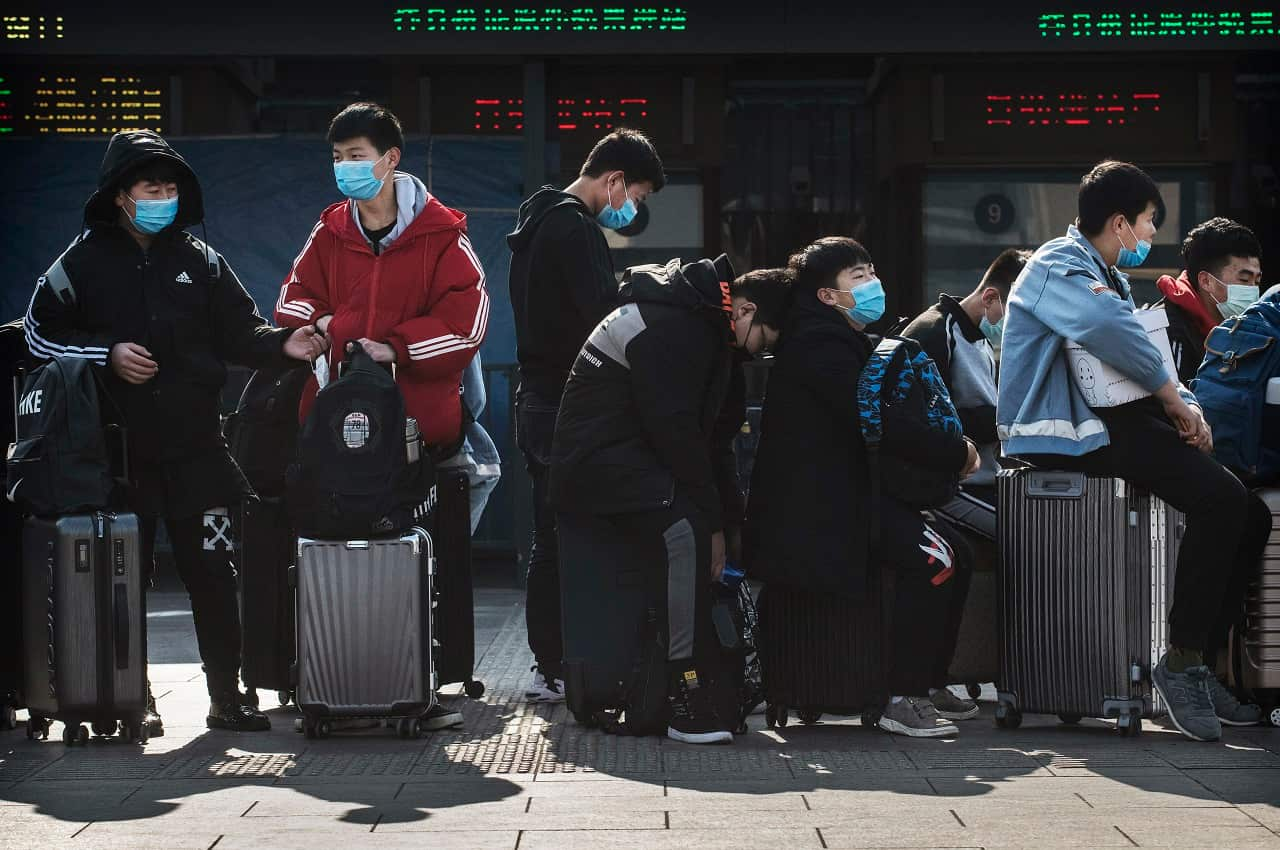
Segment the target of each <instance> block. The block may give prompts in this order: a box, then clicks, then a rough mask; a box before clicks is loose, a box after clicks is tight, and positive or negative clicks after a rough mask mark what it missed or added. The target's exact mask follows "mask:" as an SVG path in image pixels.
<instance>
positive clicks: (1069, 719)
mask: <svg viewBox="0 0 1280 850" xmlns="http://www.w3.org/2000/svg"><path fill="white" fill-rule="evenodd" d="M1058 719H1059V720H1061V721H1062V722H1063V723H1065V724H1067V725H1068V726H1074V725H1076V724H1077V723H1079V722H1080V720H1081V715H1079V714H1075V713H1073V712H1067V713H1065V714H1059V715H1058Z"/></svg>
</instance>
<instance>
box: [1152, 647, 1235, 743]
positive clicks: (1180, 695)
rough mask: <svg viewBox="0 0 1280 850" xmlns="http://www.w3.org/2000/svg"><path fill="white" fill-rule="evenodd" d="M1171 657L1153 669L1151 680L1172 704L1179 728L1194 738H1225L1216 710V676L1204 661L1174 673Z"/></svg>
mask: <svg viewBox="0 0 1280 850" xmlns="http://www.w3.org/2000/svg"><path fill="white" fill-rule="evenodd" d="M1168 660H1169V657H1168V656H1167V655H1166V656H1165V657H1164V658H1161V659H1160V663H1159V664H1157V665H1156V669H1154V670H1152V671H1151V682H1152V684H1154V685H1155V686H1156V690H1157V691H1159V692H1160V697H1161V699H1163V700H1164V703H1165V705H1167V706H1169V719H1170V720H1172V721H1173V725H1174V726H1177V727H1178V731H1179V732H1181V733H1182V734H1184V735H1186V736H1187V737H1188V738H1190V739H1192V740H1193V741H1216V740H1218V739H1219V738H1221V737H1222V724H1221V723H1220V722H1218V716H1217V715H1216V714H1214V712H1213V698H1212V697H1211V696H1210V695H1209V680H1210V679H1214V678H1215V676H1214V675H1213V673H1212V672H1210V671H1209V668H1208V667H1206V666H1204V665H1203V664H1200V665H1197V666H1195V667H1188V668H1187V669H1186V670H1185V671H1183V672H1182V673H1174V672H1173V671H1171V670H1170V669H1169V668H1168V667H1167V666H1166V662H1167V661H1168Z"/></svg>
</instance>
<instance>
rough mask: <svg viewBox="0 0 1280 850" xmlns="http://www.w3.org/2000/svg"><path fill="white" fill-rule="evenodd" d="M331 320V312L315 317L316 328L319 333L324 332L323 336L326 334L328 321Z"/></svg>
mask: <svg viewBox="0 0 1280 850" xmlns="http://www.w3.org/2000/svg"><path fill="white" fill-rule="evenodd" d="M332 321H333V314H332V313H329V314H328V315H325V316H321V317H320V318H318V319H316V330H318V331H320V333H322V334H324V335H325V336H328V335H329V323H330V322H332Z"/></svg>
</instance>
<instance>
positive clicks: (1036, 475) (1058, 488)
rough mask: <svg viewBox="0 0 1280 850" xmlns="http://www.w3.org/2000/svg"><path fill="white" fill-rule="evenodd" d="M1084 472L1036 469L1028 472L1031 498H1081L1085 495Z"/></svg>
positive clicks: (1028, 492)
mask: <svg viewBox="0 0 1280 850" xmlns="http://www.w3.org/2000/svg"><path fill="white" fill-rule="evenodd" d="M1084 481H1085V477H1084V473H1082V472H1065V471H1051V470H1041V469H1036V470H1032V471H1031V472H1029V473H1027V498H1029V499H1079V498H1080V497H1081V496H1083V495H1084Z"/></svg>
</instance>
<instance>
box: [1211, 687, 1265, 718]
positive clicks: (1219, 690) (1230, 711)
mask: <svg viewBox="0 0 1280 850" xmlns="http://www.w3.org/2000/svg"><path fill="white" fill-rule="evenodd" d="M1209 698H1210V699H1212V700H1213V711H1214V714H1217V715H1218V722H1219V723H1225V724H1226V725H1228V726H1257V725H1258V724H1259V723H1261V722H1262V709H1261V708H1259V707H1258V706H1256V705H1242V704H1241V703H1240V700H1238V699H1236V695H1235V694H1233V693H1231V691H1229V690H1227V686H1226V685H1224V684H1222V682H1221V681H1219V679H1218V677H1217V676H1210V677H1209Z"/></svg>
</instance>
